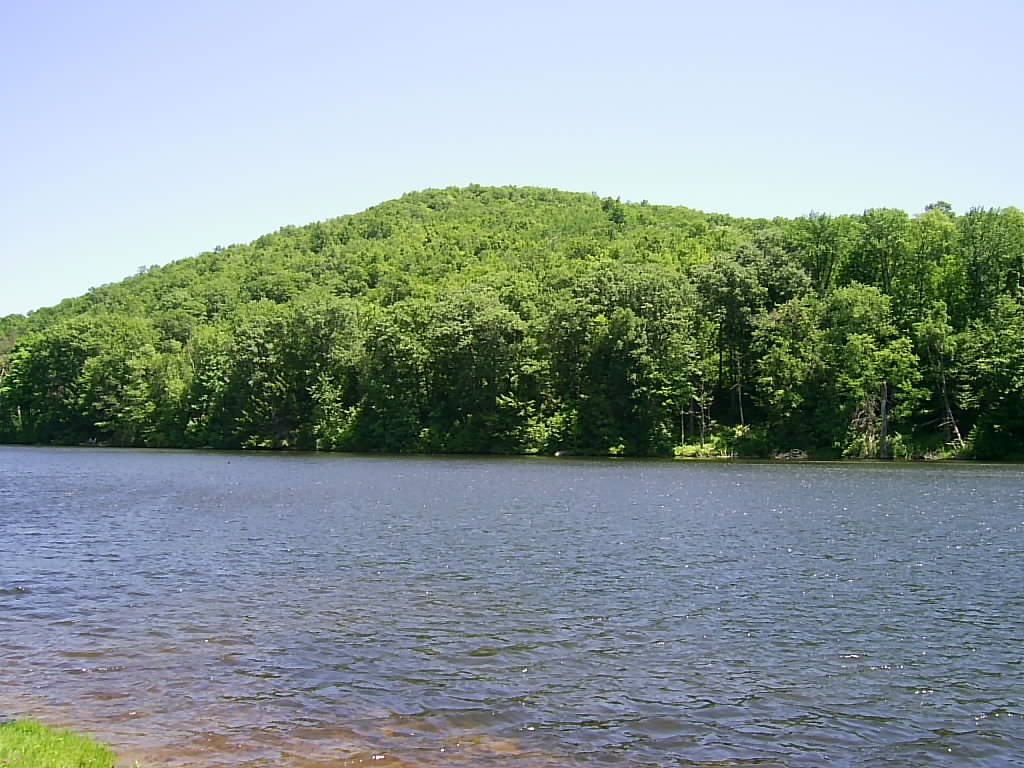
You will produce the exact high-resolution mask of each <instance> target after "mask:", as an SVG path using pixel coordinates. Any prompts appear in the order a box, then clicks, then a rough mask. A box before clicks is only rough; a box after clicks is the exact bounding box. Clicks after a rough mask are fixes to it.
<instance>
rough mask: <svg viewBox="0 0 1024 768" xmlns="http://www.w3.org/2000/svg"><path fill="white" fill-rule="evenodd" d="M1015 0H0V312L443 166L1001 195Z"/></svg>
mask: <svg viewBox="0 0 1024 768" xmlns="http://www.w3.org/2000/svg"><path fill="white" fill-rule="evenodd" d="M1022 29H1024V2H1021V0H979V2H977V3H973V4H969V3H963V2H956V3H954V2H946V1H945V0H933V1H931V2H916V1H907V2H875V1H874V0H867V1H866V2H859V3H831V2H821V0H818V1H817V2H788V1H787V2H764V1H760V2H756V1H753V0H751V1H750V2H746V1H744V2H719V3H709V2H684V1H678V2H643V1H642V0H641V1H640V2H633V3H624V2H621V1H620V2H616V3H605V2H598V1H597V0H588V2H557V0H551V2H531V1H530V0H526V1H524V2H515V3H501V4H498V3H488V2H480V1H479V0H475V1H473V2H448V0H437V1H436V2H430V3H420V2H415V3H414V2H404V3H394V2H392V3H387V2H382V3H366V2H360V3H355V2H340V1H337V2H334V1H330V0H323V1H320V0H308V1H307V0H292V1H290V2H287V3H286V2H274V3H271V2H263V1H262V0H244V1H242V0H238V1H237V2H236V1H234V0H202V1H201V2H200V1H198V0H176V1H175V2H169V1H168V2H158V1H157V0H153V1H152V2H148V1H147V2H138V0H108V1H106V2H104V1H103V0H93V1H92V2H78V1H77V0H75V1H74V2H55V1H51V0H26V1H25V2H17V1H16V0H7V1H6V2H2V3H0V105H2V112H0V117H2V119H0V174H2V190H0V315H4V314H7V313H10V312H24V311H26V310H29V309H33V308H37V307H40V306H46V305H49V304H53V303H56V302H57V301H59V300H60V299H62V298H64V297H67V296H72V295H79V294H81V293H84V292H85V291H87V290H88V289H89V288H90V287H91V286H95V285H100V284H103V283H107V282H112V281H116V280H119V279H121V278H123V277H125V276H127V275H129V274H132V273H133V272H134V271H135V270H136V268H137V267H139V266H140V265H148V264H161V263H165V262H167V261H171V260H174V259H178V258H182V257H186V256H193V255H195V254H196V253H198V252H200V251H203V250H207V249H210V248H212V247H214V246H216V245H227V244H230V243H235V242H247V241H249V240H252V239H253V238H255V237H258V236H259V235H261V234H263V233H264V232H268V231H272V230H275V229H277V228H278V227H280V226H282V225H285V224H305V223H307V222H310V221H313V220H317V219H324V218H328V217H331V216H336V215H339V214H342V213H353V212H356V211H360V210H362V209H364V208H366V207H368V206H370V205H373V204H375V203H378V202H381V201H383V200H386V199H390V198H393V197H396V196H398V195H401V194H402V193H404V192H407V191H410V190H414V189H422V188H424V187H438V186H447V185H452V184H454V185H464V184H468V183H472V182H476V183H480V184H530V185H540V186H552V187H559V188H562V189H568V190H576V191H584V192H590V191H594V192H598V193H600V194H602V195H612V196H621V197H622V198H623V199H629V200H641V199H645V198H646V199H648V200H650V201H652V202H659V203H672V204H682V205H688V206H692V207H695V208H701V209H704V210H713V211H723V212H727V213H733V214H738V215H753V216H771V215H776V214H779V215H787V216H795V215H801V214H804V213H807V212H808V211H810V210H819V211H828V212H833V213H843V212H860V211H862V210H863V209H865V208H869V207H877V206H895V207H900V208H903V209H905V210H908V211H910V212H917V211H920V210H921V209H922V208H923V207H924V206H925V205H926V204H928V203H929V202H933V201H935V200H938V199H944V200H948V201H950V202H951V203H953V206H954V208H956V209H957V210H959V211H963V210H965V209H967V208H969V207H971V206H973V205H986V206H1008V205H1018V206H1021V205H1024V146H1022V139H1024V106H1022V105H1024V99H1022V98H1021V93H1022V75H1024V53H1022V50H1024V46H1022V45H1021V41H1020V35H1021V30H1022Z"/></svg>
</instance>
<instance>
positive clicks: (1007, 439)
mask: <svg viewBox="0 0 1024 768" xmlns="http://www.w3.org/2000/svg"><path fill="white" fill-rule="evenodd" d="M1021 339H1024V213H1022V212H1021V211H1020V210H1018V209H1016V208H1008V209H1002V210H983V209H974V210H971V211H970V212H969V213H967V214H965V215H956V214H954V213H953V211H952V209H951V208H950V207H949V205H948V204H946V203H937V204H935V205H932V206H929V207H928V209H927V210H926V211H924V212H923V213H921V214H920V215H918V216H914V217H911V216H909V215H908V214H906V213H904V212H903V211H898V210H891V209H873V210H868V211H865V212H864V213H863V214H862V215H850V216H826V215H817V214H811V215H809V216H807V217H803V218H798V219H773V220H750V219H737V218H731V217H728V216H723V215H716V214H705V213H701V212H699V211H695V210H690V209H686V208H677V207H667V206H654V205H648V204H646V203H640V204H629V203H622V202H620V201H618V200H612V199H601V198H598V197H596V196H593V195H584V194H570V193H565V192H559V191H554V190H546V189H533V188H498V189H496V188H485V187H477V186H473V187H469V188H466V189H445V190H428V191H425V192H420V193H414V194H409V195H406V196H405V197H402V198H401V199H399V200H395V201H392V202H388V203H384V204H382V205H379V206H376V207H374V208H371V209H370V210H368V211H365V212H363V213H360V214H356V215H352V216H343V217H341V218H338V219H334V220H331V221H326V222H320V223H316V224H312V225H309V226H306V227H298V228H296V227H286V228H284V229H282V230H280V231H279V232H276V233H274V234H271V235H266V236H264V237H261V238H259V239H258V240H256V241H255V242H253V243H251V244H248V245H236V246H231V247H229V248H217V249H215V250H214V251H213V252H209V253H204V254H201V255H200V256H198V257H196V258H192V259H184V260H182V261H178V262H175V263H173V264H170V265H167V266H164V267H152V268H149V269H142V270H140V271H139V274H137V275H135V276H134V277H131V278H128V279H126V280H124V281H122V282H120V283H117V284H114V285H107V286H103V287H101V288H96V289H93V290H92V291H90V292H89V293H88V294H86V295H85V296H81V297H78V298H75V299H68V300H66V301H64V302H62V303H61V304H59V305H57V306H56V307H50V308H46V309H41V310H38V311H36V312H34V313H31V314H30V315H29V316H28V317H22V316H20V315H13V316H9V317H6V318H2V319H0V439H2V440H4V441H8V442H30V443H80V442H99V443H110V444H114V445H144V446H214V447H220V448H240V447H242V448H278V447H280V448H284V447H295V448H320V449H328V450H358V451H439V452H444V451H447V452H474V453H483V452H502V453H517V452H538V451H540V452H554V451H567V452H576V453H599V454H629V455H659V454H671V453H672V451H673V449H676V450H677V451H679V452H683V453H700V452H701V450H704V451H710V450H716V451H721V450H728V451H733V452H738V453H741V454H750V455H771V454H773V453H776V452H783V451H790V450H794V449H799V450H802V451H807V452H808V453H810V454H812V455H822V456H828V455H848V456H879V455H882V456H885V455H897V456H909V455H911V454H923V453H926V452H928V453H934V454H936V455H949V454H953V453H957V454H961V455H972V454H973V455H977V456H979V457H986V458H988V457H1010V456H1015V455H1016V456H1020V455H1022V454H1024V400H1022V398H1024V345H1022V344H1021ZM699 446H703V448H700V447H699Z"/></svg>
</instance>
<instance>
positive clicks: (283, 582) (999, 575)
mask: <svg viewBox="0 0 1024 768" xmlns="http://www.w3.org/2000/svg"><path fill="white" fill-rule="evenodd" d="M0 714H6V715H24V716H34V717H37V718H40V719H43V720H44V721H47V722H51V723H57V724H66V725H72V726H75V727H78V728H82V729H84V730H88V731H92V732H94V733H96V734H98V735H100V736H101V737H103V738H105V739H107V740H108V741H110V742H111V743H112V744H114V745H115V747H116V748H117V749H118V751H119V752H120V754H121V755H123V756H124V757H125V758H126V759H133V760H134V759H138V760H141V761H143V763H144V764H145V765H149V766H163V765H167V766H179V765H180V766H184V765H194V766H221V765H223V766H227V765H232V766H271V765H273V766H295V767H298V768H306V767H312V766H334V765H362V764H365V765H373V766H379V767H381V768H384V767H388V766H442V765H453V764H454V765H473V766H476V765H499V764H500V765H503V766H577V765H578V766H599V765H623V766H695V765H715V766H734V765H735V766H744V765H757V766H762V767H763V766H822V765H825V764H833V765H850V766H901V767H902V766H936V765H939V766H962V765H967V764H970V765H972V766H978V765H991V766H1006V765H1024V471H1022V468H1021V467H1019V466H1016V467H1013V466H1009V467H993V466H966V465H955V466H953V465H943V466H934V465H927V466H926V465H913V466H897V465H891V464H890V465H883V464H875V465H868V464H844V465H841V466H840V465H827V464H709V463H694V462H689V463H686V462H639V461H637V462H632V461H612V460H609V461H586V460H575V459H541V458H535V459H471V458H374V457H353V456H324V455H278V454H228V453H188V452H164V451H122V450H114V449H109V450H104V449H49V448H14V447H0Z"/></svg>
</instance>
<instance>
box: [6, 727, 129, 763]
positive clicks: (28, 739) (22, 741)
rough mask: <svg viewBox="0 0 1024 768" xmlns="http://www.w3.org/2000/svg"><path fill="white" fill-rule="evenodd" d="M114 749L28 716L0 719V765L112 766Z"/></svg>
mask: <svg viewBox="0 0 1024 768" xmlns="http://www.w3.org/2000/svg"><path fill="white" fill-rule="evenodd" d="M114 762H115V759H114V753H113V752H111V751H110V750H109V749H108V748H107V747H106V746H104V745H102V744H97V743H96V742H95V741H92V740H91V739H89V738H87V737H85V736H79V735H77V734H75V733H72V732H71V731H58V730H53V729H50V728H47V727H46V726H45V725H40V724H39V723H36V722H33V721H31V720H18V721H16V722H9V723H0V765H2V766H9V768H113V766H114Z"/></svg>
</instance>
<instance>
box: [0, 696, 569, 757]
mask: <svg viewBox="0 0 1024 768" xmlns="http://www.w3.org/2000/svg"><path fill="white" fill-rule="evenodd" d="M89 698H91V699H93V700H94V701H96V702H97V703H99V702H108V703H109V702H114V701H119V700H123V699H124V698H125V697H124V694H122V693H121V692H115V691H107V692H100V691H96V692H95V694H94V695H93V696H90V697H89ZM84 703H87V702H79V703H78V704H77V705H76V704H72V703H55V702H53V701H51V700H49V699H48V698H47V697H44V696H40V695H37V694H33V693H26V692H11V691H5V692H4V694H3V695H2V696H0V712H2V713H3V714H4V715H5V716H8V717H14V718H32V719H36V720H39V721H41V722H44V723H46V724H47V725H51V726H54V727H60V728H70V729H72V730H78V731H81V732H84V733H88V734H90V735H92V736H94V737H95V738H97V739H99V740H101V741H103V742H105V743H107V744H108V745H109V746H110V747H111V748H112V749H113V750H114V751H115V753H116V754H117V756H118V765H119V766H122V767H123V768H128V767H129V766H134V765H136V764H138V765H139V766H143V768H162V767H166V768H198V767H199V766H202V768H228V767H229V766H232V767H236V768H237V767H241V766H246V767H248V768H262V767H263V766H268V767H269V766H275V768H276V767H278V766H284V767H286V768H331V767H337V766H360V765H367V766H374V768H434V767H435V766H438V767H439V766H446V765H479V764H482V763H492V762H502V763H505V762H508V761H513V762H515V764H516V765H520V766H530V768H553V767H554V766H561V765H566V764H567V763H569V762H571V760H569V759H567V757H566V756H562V757H561V758H557V757H555V756H553V755H547V754H542V753H539V752H537V751H535V750H531V749H527V748H526V746H525V745H524V744H522V743H520V742H518V741H516V740H515V739H513V738H508V737H504V736H496V735H492V734H487V733H482V732H480V731H474V730H471V729H466V728H460V727H457V726H456V727H454V728H450V729H448V728H443V727H438V724H437V723H436V721H432V722H426V723H424V722H416V721H415V719H414V718H410V717H401V716H395V715H390V714H389V715H387V716H383V717H381V716H380V715H382V714H383V713H373V714H374V715H375V716H374V717H371V718H367V719H363V720H361V721H360V722H361V725H360V727H359V728H348V727H341V726H333V725H328V724H322V725H320V724H317V725H294V726H290V727H289V726H282V725H281V724H277V725H276V726H274V725H271V726H268V727H264V728H261V727H259V726H252V727H238V726H234V727H230V726H225V725H224V724H223V723H222V722H221V721H219V720H217V719H215V718H210V717H203V716H198V717H196V718H194V719H193V720H191V726H190V727H189V728H187V729H183V728H180V727H178V728H175V730H174V731H173V732H168V731H166V730H163V729H160V728H159V727H158V726H159V719H158V718H155V717H152V716H147V715H146V714H145V713H139V712H136V711H133V710H127V709H126V708H125V706H124V704H123V703H122V704H121V705H120V711H119V713H118V715H116V716H114V717H109V716H110V715H111V714H113V713H111V712H106V713H105V714H106V717H104V716H103V715H101V714H100V713H99V712H96V711H92V710H91V709H90V708H89V707H88V706H82V704H84ZM143 721H145V722H146V727H144V728H142V727H139V726H141V725H142V722H143ZM370 723H373V724H372V725H371V724H370ZM133 726H134V727H133Z"/></svg>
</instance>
